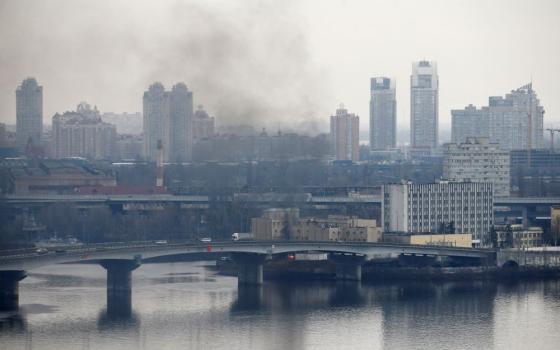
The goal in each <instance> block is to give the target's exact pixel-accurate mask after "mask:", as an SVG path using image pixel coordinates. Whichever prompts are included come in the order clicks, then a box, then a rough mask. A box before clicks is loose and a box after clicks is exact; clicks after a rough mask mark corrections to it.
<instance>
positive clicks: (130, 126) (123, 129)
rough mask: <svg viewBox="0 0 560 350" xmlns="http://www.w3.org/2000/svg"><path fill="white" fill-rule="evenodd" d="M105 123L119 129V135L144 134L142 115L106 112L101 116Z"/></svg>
mask: <svg viewBox="0 0 560 350" xmlns="http://www.w3.org/2000/svg"><path fill="white" fill-rule="evenodd" d="M101 119H102V120H103V121H104V122H105V123H109V124H113V125H114V126H116V127H117V133H118V134H127V135H140V134H141V133H142V113H140V112H136V113H127V112H124V113H114V112H105V113H103V114H101Z"/></svg>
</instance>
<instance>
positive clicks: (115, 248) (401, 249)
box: [0, 241, 495, 270]
mask: <svg viewBox="0 0 560 350" xmlns="http://www.w3.org/2000/svg"><path fill="white" fill-rule="evenodd" d="M57 249H58V252H52V251H50V252H49V253H47V254H39V253H16V254H12V255H3V256H0V270H9V269H21V270H29V269H33V268H37V267H40V266H44V265H50V264H58V263H65V262H77V261H96V260H102V259H134V258H135V257H136V256H141V257H142V258H152V257H159V256H166V255H178V254H191V253H203V252H218V253H235V252H238V253H255V254H271V255H273V254H282V253H295V252H307V251H320V252H329V253H335V252H336V253H347V254H360V255H375V254H378V255H382V254H416V255H434V256H456V257H470V258H487V257H491V256H493V254H495V252H494V251H493V250H487V249H471V248H457V247H442V246H425V245H402V244H385V243H336V242H286V241H241V242H231V241H228V242H213V243H209V244H199V243H197V244H193V243H171V244H154V243H152V242H150V243H147V242H146V243H135V244H126V243H123V244H115V245H102V246H99V245H92V246H79V247H76V246H72V247H65V248H64V249H62V248H57Z"/></svg>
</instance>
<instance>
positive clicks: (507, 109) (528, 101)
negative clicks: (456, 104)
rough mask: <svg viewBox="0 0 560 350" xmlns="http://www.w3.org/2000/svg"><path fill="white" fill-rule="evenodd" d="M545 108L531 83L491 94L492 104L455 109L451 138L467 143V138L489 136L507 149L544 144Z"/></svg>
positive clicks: (541, 145) (536, 146)
mask: <svg viewBox="0 0 560 350" xmlns="http://www.w3.org/2000/svg"><path fill="white" fill-rule="evenodd" d="M543 116H544V109H543V107H542V106H541V105H540V101H539V99H538V98H537V96H536V94H535V92H534V91H533V89H532V85H531V84H527V85H525V86H522V87H520V88H519V89H517V90H513V91H512V92H511V93H509V94H506V96H505V98H504V97H502V96H491V97H490V98H489V101H488V106H487V107H486V106H485V107H482V108H480V109H477V108H476V107H475V106H473V105H469V106H467V107H466V108H465V109H462V110H452V111H451V140H452V141H453V142H455V143H460V142H465V140H466V139H467V137H488V138H489V139H490V141H491V142H497V143H499V144H500V148H501V149H503V150H508V151H509V150H519V149H528V148H529V144H530V145H531V147H530V148H531V149H538V148H543V147H544V140H543Z"/></svg>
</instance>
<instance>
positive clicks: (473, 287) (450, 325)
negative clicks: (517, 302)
mask: <svg viewBox="0 0 560 350" xmlns="http://www.w3.org/2000/svg"><path fill="white" fill-rule="evenodd" d="M496 291H497V289H496V285H495V284H493V283H484V282H473V283H441V284H429V283H407V284H399V285H393V286H387V287H381V288H380V291H379V292H380V293H381V294H382V295H383V294H385V295H383V296H382V297H380V298H378V299H377V300H376V302H377V303H378V304H379V305H380V306H381V310H382V313H383V346H384V348H387V349H393V348H395V347H402V346H403V345H404V346H405V347H410V348H429V347H430V345H431V344H432V343H433V341H434V339H433V338H431V337H419V335H421V334H426V335H428V334H433V336H434V337H436V338H437V341H438V342H440V343H441V344H445V347H446V348H449V349H453V348H466V347H467V348H470V347H471V345H472V346H474V347H475V348H476V347H477V346H479V347H482V348H485V347H488V345H489V344H488V343H484V341H485V340H488V339H492V337H493V325H494V322H493V313H494V299H495V296H496ZM479 342H480V344H479Z"/></svg>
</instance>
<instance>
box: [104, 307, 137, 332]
mask: <svg viewBox="0 0 560 350" xmlns="http://www.w3.org/2000/svg"><path fill="white" fill-rule="evenodd" d="M139 327H140V316H138V314H136V313H135V312H134V311H132V310H131V309H124V310H119V309H103V310H101V311H100V312H99V316H98V317H97V329H99V331H114V330H119V331H123V330H136V331H138V329H139Z"/></svg>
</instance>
